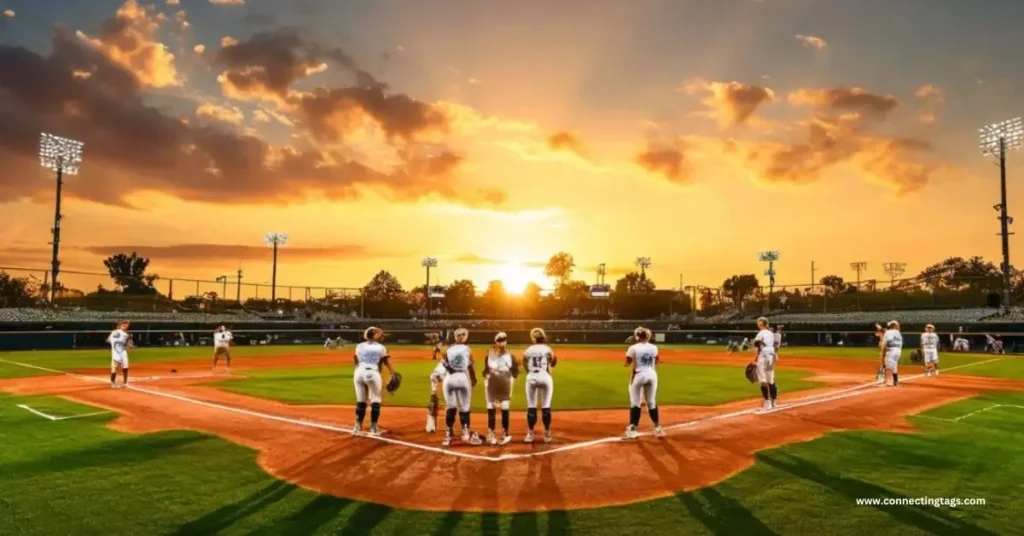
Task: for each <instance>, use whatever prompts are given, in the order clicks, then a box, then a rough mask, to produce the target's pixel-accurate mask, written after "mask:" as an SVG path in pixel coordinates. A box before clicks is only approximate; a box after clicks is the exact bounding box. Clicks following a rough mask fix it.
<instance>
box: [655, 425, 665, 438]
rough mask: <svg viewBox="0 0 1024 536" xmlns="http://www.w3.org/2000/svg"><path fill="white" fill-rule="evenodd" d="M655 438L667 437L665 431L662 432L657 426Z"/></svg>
mask: <svg viewBox="0 0 1024 536" xmlns="http://www.w3.org/2000/svg"><path fill="white" fill-rule="evenodd" d="M654 437H665V430H662V429H661V426H655V427H654Z"/></svg>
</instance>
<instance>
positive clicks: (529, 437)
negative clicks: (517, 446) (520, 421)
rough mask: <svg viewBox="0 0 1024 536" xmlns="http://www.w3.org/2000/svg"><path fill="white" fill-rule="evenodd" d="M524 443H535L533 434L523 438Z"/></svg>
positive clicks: (529, 433) (528, 433)
mask: <svg viewBox="0 0 1024 536" xmlns="http://www.w3.org/2000/svg"><path fill="white" fill-rule="evenodd" d="M523 443H533V432H526V437H524V438H523Z"/></svg>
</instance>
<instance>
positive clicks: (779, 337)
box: [772, 331, 782, 350]
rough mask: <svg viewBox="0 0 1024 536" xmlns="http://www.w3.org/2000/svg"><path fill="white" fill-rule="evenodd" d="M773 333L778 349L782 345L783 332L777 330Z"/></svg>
mask: <svg viewBox="0 0 1024 536" xmlns="http://www.w3.org/2000/svg"><path fill="white" fill-rule="evenodd" d="M772 335H773V338H774V341H775V349H776V350H777V349H779V348H780V347H781V346H782V332H781V331H776V332H775V333H772Z"/></svg>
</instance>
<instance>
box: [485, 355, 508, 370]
mask: <svg viewBox="0 0 1024 536" xmlns="http://www.w3.org/2000/svg"><path fill="white" fill-rule="evenodd" d="M487 368H488V369H489V370H492V371H496V372H504V371H508V370H512V354H510V353H508V352H507V351H506V352H504V353H502V354H498V353H497V352H495V351H494V350H493V349H492V350H488V351H487Z"/></svg>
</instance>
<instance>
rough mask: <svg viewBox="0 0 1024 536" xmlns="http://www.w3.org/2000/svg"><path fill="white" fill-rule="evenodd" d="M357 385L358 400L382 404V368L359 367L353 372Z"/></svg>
mask: <svg viewBox="0 0 1024 536" xmlns="http://www.w3.org/2000/svg"><path fill="white" fill-rule="evenodd" d="M352 383H353V384H354V385H355V387H356V402H361V403H364V404H365V403H366V402H369V403H371V404H380V389H381V379H380V370H378V369H375V368H371V367H357V368H356V371H355V373H353V374H352Z"/></svg>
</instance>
